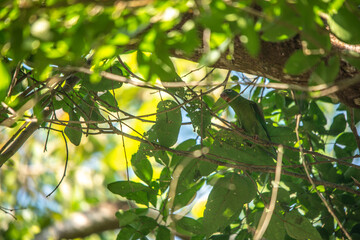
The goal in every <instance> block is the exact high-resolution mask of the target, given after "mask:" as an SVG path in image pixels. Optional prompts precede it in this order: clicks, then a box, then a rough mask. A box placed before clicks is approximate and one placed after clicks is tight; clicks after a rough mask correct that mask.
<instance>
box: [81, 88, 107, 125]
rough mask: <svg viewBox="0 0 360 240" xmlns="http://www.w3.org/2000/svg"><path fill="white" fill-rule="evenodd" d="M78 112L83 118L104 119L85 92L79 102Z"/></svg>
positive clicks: (91, 98)
mask: <svg viewBox="0 0 360 240" xmlns="http://www.w3.org/2000/svg"><path fill="white" fill-rule="evenodd" d="M79 113H80V114H81V115H82V117H83V118H84V119H85V120H93V121H102V120H104V119H103V117H102V115H101V113H100V110H99V107H98V105H97V104H95V100H94V99H93V97H92V96H91V95H90V94H86V95H85V96H84V98H83V99H82V101H81V102H80V104H79Z"/></svg>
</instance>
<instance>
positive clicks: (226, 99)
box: [220, 92, 231, 102]
mask: <svg viewBox="0 0 360 240" xmlns="http://www.w3.org/2000/svg"><path fill="white" fill-rule="evenodd" d="M220 97H221V98H222V99H224V100H225V101H226V102H230V100H231V99H230V97H229V96H228V95H227V94H226V93H224V92H223V93H221V94H220Z"/></svg>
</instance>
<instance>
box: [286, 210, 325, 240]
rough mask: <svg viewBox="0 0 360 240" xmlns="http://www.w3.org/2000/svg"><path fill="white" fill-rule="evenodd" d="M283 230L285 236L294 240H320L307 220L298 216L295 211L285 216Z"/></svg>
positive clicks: (317, 233)
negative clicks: (285, 233)
mask: <svg viewBox="0 0 360 240" xmlns="http://www.w3.org/2000/svg"><path fill="white" fill-rule="evenodd" d="M284 225H285V229H286V232H287V234H288V235H289V236H290V237H292V238H295V239H311V240H321V239H322V238H321V236H320V234H319V232H318V231H317V230H316V228H315V227H314V226H313V225H312V224H311V223H310V222H309V220H308V219H307V218H305V217H304V216H302V215H300V213H299V212H298V211H297V210H293V211H291V212H288V213H286V214H285V223H284Z"/></svg>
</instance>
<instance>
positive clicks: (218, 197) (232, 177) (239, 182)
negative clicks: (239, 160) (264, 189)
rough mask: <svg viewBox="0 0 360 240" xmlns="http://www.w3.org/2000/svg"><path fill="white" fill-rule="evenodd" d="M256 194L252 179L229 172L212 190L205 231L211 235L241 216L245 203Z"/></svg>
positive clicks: (207, 205)
mask: <svg viewBox="0 0 360 240" xmlns="http://www.w3.org/2000/svg"><path fill="white" fill-rule="evenodd" d="M255 196H256V188H255V186H254V184H253V183H252V181H251V180H250V179H249V178H247V177H243V176H240V175H239V174H237V173H227V174H226V175H225V177H223V178H220V179H219V180H218V181H217V182H216V183H215V185H214V187H213V189H212V190H211V192H210V195H209V197H208V201H207V203H206V209H205V211H204V218H203V227H204V233H206V234H207V235H210V234H212V233H214V232H216V231H218V230H219V229H222V228H224V227H225V226H227V225H228V224H230V223H231V222H232V221H233V220H235V219H236V218H238V217H239V214H240V211H241V209H242V207H243V205H244V204H245V203H248V202H250V201H251V200H252V199H253V198H254V197H255Z"/></svg>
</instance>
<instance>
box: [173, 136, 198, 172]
mask: <svg viewBox="0 0 360 240" xmlns="http://www.w3.org/2000/svg"><path fill="white" fill-rule="evenodd" d="M195 145H196V140H195V139H187V140H185V141H184V142H182V143H180V144H179V145H178V146H176V148H175V149H176V150H180V151H188V150H189V149H190V148H192V147H194V146H195ZM184 158H186V157H184V156H180V155H177V154H174V155H173V157H172V159H171V163H170V167H175V166H177V164H178V163H179V162H180V161H182V160H183V159H184Z"/></svg>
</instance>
